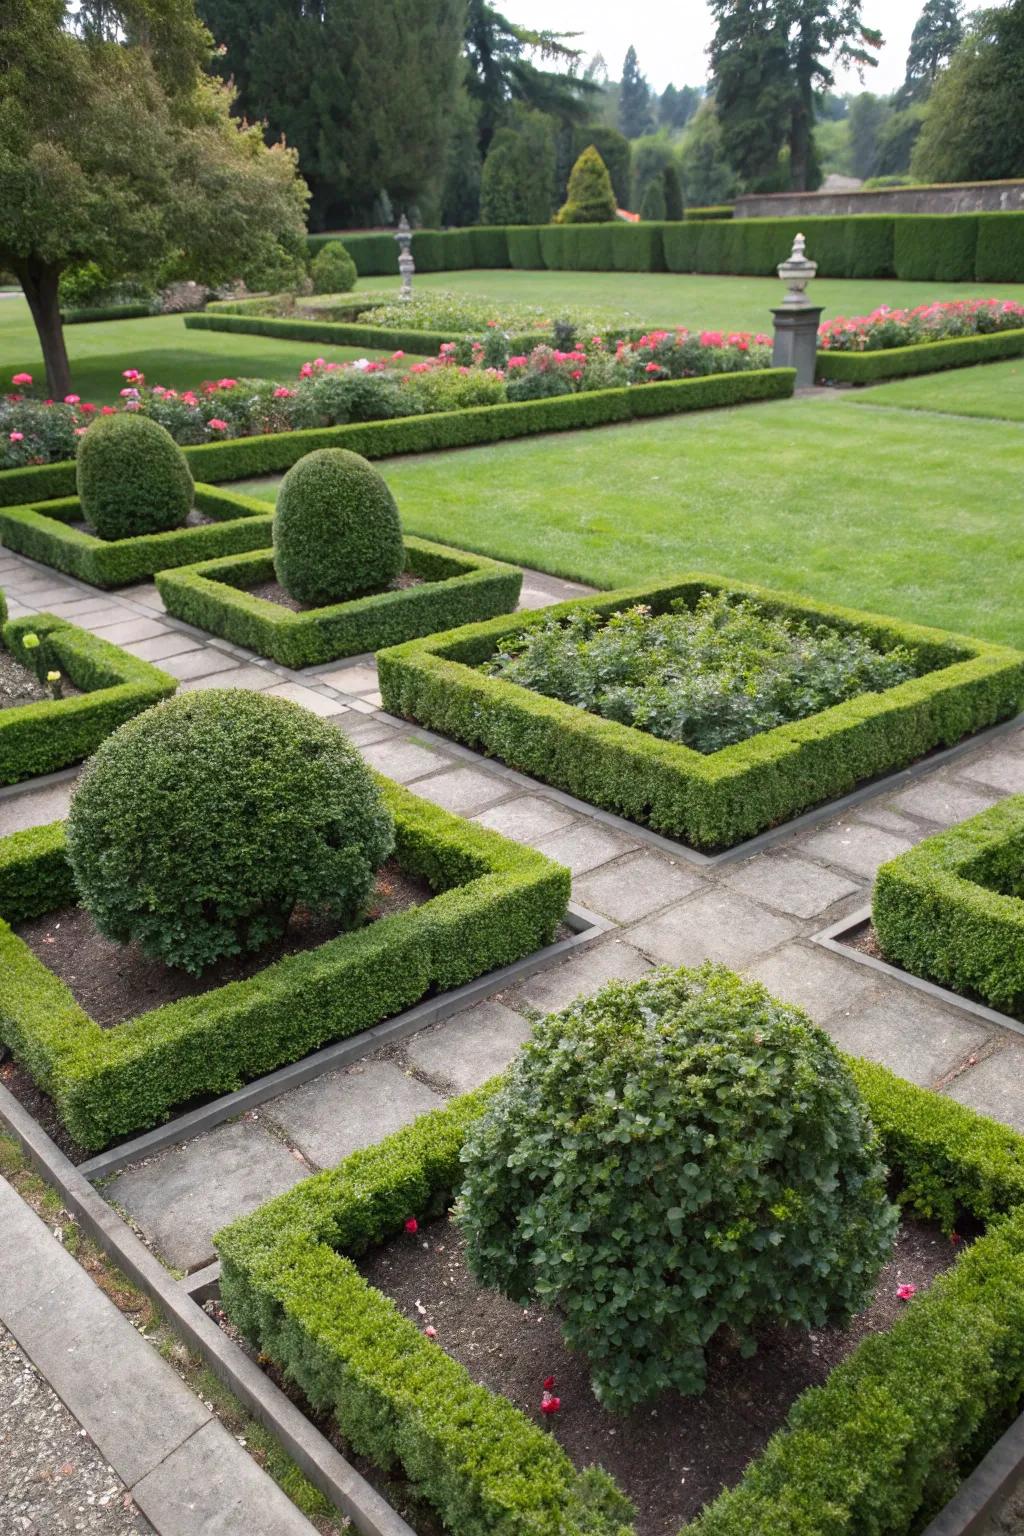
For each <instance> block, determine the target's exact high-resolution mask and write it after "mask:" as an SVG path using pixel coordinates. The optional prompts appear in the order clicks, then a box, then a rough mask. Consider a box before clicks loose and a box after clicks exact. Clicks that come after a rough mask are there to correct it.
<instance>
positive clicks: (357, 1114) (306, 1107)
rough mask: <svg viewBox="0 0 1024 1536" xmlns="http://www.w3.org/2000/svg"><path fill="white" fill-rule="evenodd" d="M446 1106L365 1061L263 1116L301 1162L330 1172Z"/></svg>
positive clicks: (385, 1067)
mask: <svg viewBox="0 0 1024 1536" xmlns="http://www.w3.org/2000/svg"><path fill="white" fill-rule="evenodd" d="M443 1102H444V1100H443V1099H442V1098H441V1096H440V1095H439V1094H437V1093H435V1092H434V1090H433V1089H432V1088H428V1087H427V1086H426V1084H425V1083H421V1082H418V1081H417V1079H416V1078H414V1077H410V1076H409V1075H408V1074H407V1073H405V1072H403V1071H402V1070H401V1068H400V1067H396V1066H394V1065H393V1064H392V1063H391V1062H388V1061H367V1062H363V1063H360V1065H358V1066H355V1067H349V1068H347V1069H346V1070H345V1071H343V1072H332V1073H330V1074H329V1075H328V1076H327V1077H320V1078H317V1079H316V1081H315V1082H312V1083H304V1084H303V1086H302V1087H301V1088H293V1089H292V1090H291V1091H290V1092H289V1093H285V1094H282V1096H281V1098H279V1099H274V1100H273V1101H272V1102H271V1103H270V1104H267V1105H264V1106H263V1109H262V1111H261V1113H262V1114H263V1115H265V1116H267V1117H269V1118H270V1119H272V1120H273V1122H274V1124H275V1125H277V1126H279V1127H280V1128H281V1130H283V1131H284V1133H285V1135H286V1136H287V1137H288V1140H289V1141H290V1142H291V1143H292V1145H293V1146H296V1147H298V1149H299V1151H300V1152H301V1153H302V1155H303V1157H305V1158H308V1160H309V1161H310V1162H311V1163H314V1164H316V1165H317V1166H318V1167H320V1168H333V1166H334V1164H335V1163H340V1162H341V1159H342V1158H343V1157H347V1156H348V1154H349V1153H350V1152H356V1151H358V1149H359V1148H360V1147H369V1146H372V1145H373V1143H374V1142H376V1141H381V1140H383V1138H384V1137H385V1136H390V1135H391V1133H392V1132H393V1131H398V1130H401V1128H402V1126H403V1125H409V1124H410V1122H411V1121H413V1120H415V1119H416V1116H417V1115H422V1114H423V1113H424V1112H425V1111H426V1110H428V1109H438V1108H439V1107H440V1106H441V1104H442V1103H443Z"/></svg>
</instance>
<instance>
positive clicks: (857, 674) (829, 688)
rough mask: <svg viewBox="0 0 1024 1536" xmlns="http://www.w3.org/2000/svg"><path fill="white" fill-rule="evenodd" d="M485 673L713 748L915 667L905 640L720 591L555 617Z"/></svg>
mask: <svg viewBox="0 0 1024 1536" xmlns="http://www.w3.org/2000/svg"><path fill="white" fill-rule="evenodd" d="M484 671H485V672H486V673H487V675H488V676H489V677H500V678H504V679H505V680H506V681H507V682H512V683H518V684H519V685H520V686H521V687H523V688H530V689H532V690H533V691H534V692H535V693H542V694H544V695H545V696H546V697H548V698H554V699H563V700H564V701H565V702H566V703H567V704H575V705H577V706H578V707H579V708H580V709H586V710H589V711H590V712H591V713H592V714H596V715H601V716H603V717H604V718H605V719H606V720H618V721H620V722H621V723H622V724H623V725H633V726H637V727H638V728H639V729H640V730H644V731H649V732H650V733H651V735H652V736H658V737H661V738H662V739H663V740H665V741H676V742H680V743H681V744H682V745H684V746H687V747H692V748H693V749H694V750H695V751H697V752H705V753H706V752H718V751H720V750H721V748H722V747H726V746H730V745H731V744H732V743H733V742H737V741H746V740H747V739H748V738H749V737H751V736H755V735H757V734H758V733H759V732H762V731H769V730H773V729H774V728H775V727H776V726H778V725H783V724H785V723H786V722H787V721H791V720H802V719H805V718H806V717H807V716H808V715H811V714H816V713H817V712H819V711H820V710H823V709H830V708H831V707H832V705H834V704H839V703H841V702H842V701H843V700H844V699H851V698H856V697H857V695H858V694H861V693H869V692H882V691H883V690H884V689H886V688H895V687H896V686H898V684H900V683H902V682H905V681H906V680H907V679H908V678H910V677H913V675H914V664H913V657H912V656H911V654H910V652H909V651H908V650H907V649H906V648H905V647H902V646H897V647H895V648H894V649H893V650H890V651H888V652H886V653H885V654H884V655H883V654H882V653H881V652H880V651H878V650H876V649H875V647H874V646H873V645H872V644H871V642H870V640H869V639H868V638H867V637H866V636H862V635H858V634H856V633H850V632H849V631H840V630H836V629H830V628H829V627H828V626H827V625H825V624H819V625H814V626H812V625H810V624H807V623H806V622H804V623H798V622H794V621H793V620H791V619H787V618H786V617H785V616H783V615H775V614H769V613H764V612H762V611H761V610H759V609H758V608H757V606H756V604H754V603H751V602H745V601H741V602H735V601H731V600H730V599H729V597H728V596H727V595H726V594H725V593H722V592H718V593H705V594H704V595H703V596H702V597H700V598H699V599H698V601H697V604H696V607H695V608H693V609H692V610H691V609H689V608H688V607H687V606H686V605H685V604H684V603H681V602H674V603H673V604H672V605H671V608H670V610H669V612H668V613H666V614H662V615H661V616H660V617H654V616H653V615H652V614H651V613H650V610H649V609H647V608H646V607H645V606H643V605H640V606H638V607H635V608H629V609H625V610H620V611H619V612H617V613H613V614H612V616H611V618H609V619H608V620H606V621H604V622H602V620H601V619H600V618H599V617H598V615H597V614H595V613H593V612H585V613H579V614H575V615H571V616H570V617H569V618H568V619H567V620H565V621H563V622H559V621H558V620H555V619H552V620H550V621H549V622H547V623H545V624H542V625H541V626H540V627H539V628H535V629H531V630H529V631H527V632H526V633H525V634H522V635H514V636H512V637H511V638H510V639H508V640H502V641H501V643H500V644H499V646H498V653H497V655H496V656H495V658H494V660H493V661H490V662H488V663H487V664H486V666H485V667H484Z"/></svg>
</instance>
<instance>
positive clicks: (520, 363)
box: [508, 357, 526, 368]
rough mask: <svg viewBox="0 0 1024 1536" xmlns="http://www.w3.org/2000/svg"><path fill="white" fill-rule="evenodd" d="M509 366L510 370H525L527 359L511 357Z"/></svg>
mask: <svg viewBox="0 0 1024 1536" xmlns="http://www.w3.org/2000/svg"><path fill="white" fill-rule="evenodd" d="M508 365H509V367H510V368H525V367H526V358H525V357H510V358H509V360H508Z"/></svg>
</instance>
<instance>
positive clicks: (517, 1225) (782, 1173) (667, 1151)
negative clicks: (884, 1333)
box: [459, 965, 897, 1408]
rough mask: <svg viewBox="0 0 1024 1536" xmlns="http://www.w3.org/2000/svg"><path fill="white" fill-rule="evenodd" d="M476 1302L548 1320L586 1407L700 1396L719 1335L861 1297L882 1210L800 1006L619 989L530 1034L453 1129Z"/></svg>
mask: <svg viewBox="0 0 1024 1536" xmlns="http://www.w3.org/2000/svg"><path fill="white" fill-rule="evenodd" d="M462 1155H463V1162H464V1163H465V1166H466V1182H465V1186H464V1189H463V1192H462V1196H461V1200H460V1203H459V1219H460V1222H461V1225H462V1228H463V1231H464V1233H465V1235H466V1240H467V1250H468V1258H469V1262H470V1265H471V1266H472V1269H473V1271H474V1272H475V1274H476V1275H477V1277H478V1278H479V1279H480V1280H481V1281H482V1283H483V1284H484V1285H488V1286H494V1287H496V1288H498V1289H500V1290H502V1291H504V1292H506V1293H507V1294H508V1295H509V1296H511V1297H512V1298H513V1299H514V1300H516V1301H517V1302H520V1303H526V1302H527V1301H528V1300H534V1299H539V1300H541V1301H542V1302H543V1303H544V1304H546V1305H548V1306H551V1307H554V1308H556V1309H557V1310H558V1312H559V1313H560V1315H561V1318H562V1326H563V1329H564V1332H565V1337H566V1342H567V1343H568V1344H569V1346H570V1348H572V1349H579V1350H582V1351H583V1352H584V1353H585V1354H586V1355H587V1356H588V1357H589V1361H590V1366H591V1380H592V1384H593V1388H594V1391H595V1393H596V1394H597V1396H598V1397H599V1398H600V1399H601V1401H602V1402H604V1403H606V1404H607V1405H608V1406H609V1407H611V1408H629V1407H632V1406H634V1405H635V1404H637V1403H640V1402H643V1401H645V1400H646V1399H648V1398H650V1397H652V1396H653V1395H654V1394H656V1393H658V1392H660V1391H662V1390H663V1389H664V1388H666V1387H671V1388H675V1389H676V1390H677V1391H679V1392H700V1391H701V1390H703V1387H704V1383H705V1374H706V1362H705V1355H704V1351H705V1347H706V1346H707V1345H708V1344H709V1343H710V1342H711V1340H712V1339H713V1338H714V1337H715V1335H716V1333H718V1331H719V1330H720V1329H725V1330H731V1338H732V1341H733V1342H734V1343H738V1344H739V1346H740V1348H741V1349H743V1350H745V1351H746V1352H748V1353H749V1352H750V1350H751V1349H752V1348H753V1347H754V1344H755V1340H756V1332H757V1330H758V1328H760V1327H764V1326H766V1325H771V1324H772V1323H778V1322H788V1323H799V1324H802V1325H803V1326H804V1327H810V1328H817V1327H820V1326H821V1325H822V1324H824V1323H825V1322H826V1321H827V1320H829V1319H831V1318H835V1319H843V1318H848V1317H850V1316H851V1315H852V1314H853V1313H854V1312H856V1311H857V1310H858V1309H859V1308H860V1307H862V1306H863V1305H864V1304H865V1303H866V1301H867V1300H868V1298H869V1296H870V1294H871V1291H872V1289H873V1286H874V1282H875V1279H876V1277H877V1274H878V1271H879V1269H880V1268H881V1266H882V1264H883V1263H884V1261H885V1259H886V1257H887V1255H888V1253H889V1251H890V1249H891V1247H892V1241H893V1237H894V1234H895V1227H896V1219H897V1218H896V1211H895V1209H894V1208H893V1207H892V1206H891V1205H890V1204H889V1203H888V1201H887V1199H886V1170H885V1168H884V1166H883V1164H882V1162H881V1161H880V1158H879V1151H878V1141H877V1138H876V1136H875V1133H874V1131H873V1129H872V1127H871V1124H870V1122H869V1120H868V1118H867V1115H866V1112H865V1110H864V1106H863V1104H862V1103H861V1100H860V1097H859V1094H858V1092H857V1088H856V1086H855V1084H854V1082H853V1079H852V1077H851V1076H850V1073H849V1071H848V1070H847V1068H846V1067H845V1066H844V1064H843V1062H842V1060H841V1059H840V1057H839V1054H838V1052H837V1051H836V1049H835V1047H834V1045H833V1044H832V1042H831V1041H830V1040H829V1038H828V1036H827V1035H826V1034H825V1033H824V1032H823V1031H822V1030H820V1029H817V1028H815V1026H814V1025H813V1024H812V1023H811V1022H810V1020H809V1019H808V1018H807V1016H806V1015H805V1014H803V1013H801V1012H800V1010H799V1009H797V1008H792V1007H790V1006H789V1005H788V1004H786V1003H780V1002H778V1001H777V1000H776V999H775V998H773V997H771V996H770V995H769V993H768V992H767V991H766V990H765V988H764V987H762V986H760V985H758V984H757V983H754V982H744V981H741V979H740V978H739V977H738V976H735V975H733V974H732V972H730V971H727V970H725V969H724V967H721V966H711V965H708V966H704V967H702V968H701V969H700V970H696V971H691V970H679V971H671V972H661V973H660V974H659V973H655V975H654V976H653V977H649V978H646V979H644V980H643V981H640V982H636V983H634V984H633V985H631V986H626V985H623V984H622V983H619V982H615V983H612V984H611V985H610V986H607V987H605V988H604V989H603V990H602V991H601V992H599V993H598V994H597V995H596V996H594V997H591V998H581V999H579V1000H578V1001H577V1002H575V1003H573V1004H572V1005H571V1006H570V1007H569V1008H567V1009H565V1010H564V1012H562V1013H556V1014H553V1015H551V1016H550V1017H549V1018H547V1019H546V1020H544V1021H543V1022H542V1023H541V1024H539V1025H538V1026H537V1027H536V1028H535V1030H534V1032H533V1035H532V1037H531V1039H530V1041H529V1042H528V1044H527V1045H526V1046H525V1047H524V1049H523V1050H522V1051H521V1052H520V1053H519V1055H518V1056H517V1057H516V1059H515V1061H514V1062H513V1064H512V1068H511V1070H510V1072H509V1075H508V1077H507V1079H506V1081H505V1083H504V1085H503V1086H502V1087H501V1088H500V1089H499V1091H498V1093H497V1094H496V1095H495V1097H494V1098H493V1099H492V1100H491V1103H490V1106H489V1107H488V1109H487V1110H486V1112H485V1114H484V1116H483V1118H482V1119H481V1120H480V1121H479V1122H477V1123H476V1124H475V1125H474V1127H473V1128H472V1129H471V1130H470V1133H469V1136H468V1138H467V1141H466V1144H465V1148H464V1150H463V1154H462Z"/></svg>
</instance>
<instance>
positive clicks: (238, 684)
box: [161, 656, 322, 702]
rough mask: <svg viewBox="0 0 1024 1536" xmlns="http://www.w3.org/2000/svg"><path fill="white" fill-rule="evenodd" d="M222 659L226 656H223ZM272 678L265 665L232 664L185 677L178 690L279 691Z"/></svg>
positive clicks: (273, 676)
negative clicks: (240, 665)
mask: <svg viewBox="0 0 1024 1536" xmlns="http://www.w3.org/2000/svg"><path fill="white" fill-rule="evenodd" d="M224 660H225V661H227V660H228V658H227V657H226V656H225V658H224ZM161 665H162V663H161ZM274 680H275V674H274V673H273V672H268V671H267V670H266V668H265V667H239V666H232V667H228V668H227V669H226V670H225V671H223V672H209V673H207V674H206V676H205V677H190V678H187V679H186V681H185V682H183V683H179V685H178V692H179V693H199V692H205V691H206V689H208V688H249V689H252V690H253V691H254V692H256V693H259V692H261V691H263V690H264V689H265V690H267V691H269V692H270V693H279V692H280V690H279V689H277V688H273V687H271V684H272V683H273V682H274ZM321 702H322V701H321Z"/></svg>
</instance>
